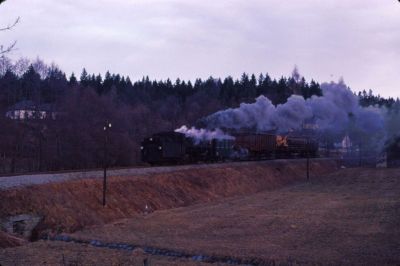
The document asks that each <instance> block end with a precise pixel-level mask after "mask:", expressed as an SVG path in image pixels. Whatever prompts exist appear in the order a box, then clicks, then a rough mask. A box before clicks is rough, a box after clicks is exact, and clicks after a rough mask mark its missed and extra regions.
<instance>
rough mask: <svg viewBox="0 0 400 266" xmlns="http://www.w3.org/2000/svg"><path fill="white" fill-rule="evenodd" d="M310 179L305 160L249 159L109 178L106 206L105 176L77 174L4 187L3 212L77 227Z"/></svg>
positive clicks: (46, 227) (321, 163)
mask: <svg viewBox="0 0 400 266" xmlns="http://www.w3.org/2000/svg"><path fill="white" fill-rule="evenodd" d="M335 169H336V163H335V162H333V161H329V160H313V163H312V175H313V176H320V175H321V174H324V173H327V172H332V171H334V170H335ZM304 180H305V161H304V160H297V161H290V162H288V161H277V162H271V161H269V162H268V161H267V162H249V163H232V164H228V165H227V164H224V165H223V166H221V167H215V168H209V169H206V168H201V169H188V170H182V171H177V172H170V173H159V174H154V175H150V176H136V177H134V176H133V177H113V178H110V179H109V182H108V184H109V185H108V191H107V206H106V207H105V208H103V207H102V206H101V199H102V181H101V180H96V179H86V180H75V181H68V182H63V183H52V184H44V185H37V186H31V187H26V188H16V189H11V190H6V191H2V193H0V202H2V204H1V205H0V217H7V216H12V215H17V214H21V213H33V214H38V215H40V216H42V217H43V221H42V222H41V223H40V224H39V226H38V227H37V230H36V232H34V234H33V235H34V237H39V236H40V235H41V234H42V233H49V232H51V231H53V232H58V233H59V232H73V231H76V230H78V229H82V228H84V227H86V226H90V225H99V224H105V223H109V222H112V221H114V220H117V219H121V218H128V217H132V216H133V215H135V214H137V213H141V212H143V211H144V208H145V205H146V204H147V205H148V206H149V207H150V208H151V209H152V210H159V209H170V208H176V207H181V206H188V205H191V204H194V203H200V202H209V201H214V200H217V199H221V198H224V197H231V196H240V195H249V194H252V193H255V192H258V191H262V190H267V189H274V188H279V187H282V186H284V185H286V184H289V183H293V182H296V181H304Z"/></svg>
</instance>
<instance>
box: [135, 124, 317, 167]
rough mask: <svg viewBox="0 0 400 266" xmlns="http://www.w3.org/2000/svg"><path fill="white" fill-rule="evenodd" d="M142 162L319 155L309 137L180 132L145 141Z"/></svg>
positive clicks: (159, 162)
mask: <svg viewBox="0 0 400 266" xmlns="http://www.w3.org/2000/svg"><path fill="white" fill-rule="evenodd" d="M140 149H141V157H142V161H143V162H145V163H149V164H151V165H166V164H187V163H197V162H220V161H229V160H263V159H275V158H305V157H316V156H317V151H318V142H317V141H315V140H313V139H311V138H308V137H295V136H281V135H275V134H255V133H253V134H249V133H241V134H233V136H232V138H224V139H218V138H213V139H210V140H196V139H194V138H190V137H187V136H185V134H183V133H179V132H174V131H171V132H161V133H157V134H154V135H152V136H151V137H148V138H145V139H144V140H143V141H142V143H141V147H140Z"/></svg>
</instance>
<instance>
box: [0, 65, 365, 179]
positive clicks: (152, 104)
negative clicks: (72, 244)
mask: <svg viewBox="0 0 400 266" xmlns="http://www.w3.org/2000/svg"><path fill="white" fill-rule="evenodd" d="M292 94H298V95H302V96H303V97H304V98H309V97H311V96H312V95H322V92H321V89H320V86H319V84H318V83H317V82H315V81H311V82H307V81H306V80H305V79H304V78H301V77H300V75H299V74H298V72H297V69H295V70H294V72H293V74H292V76H290V77H281V78H279V79H278V80H276V79H273V78H271V77H270V76H269V75H268V74H260V75H258V76H257V77H256V76H255V75H248V74H245V73H244V74H243V75H242V76H241V78H240V79H233V78H232V77H227V78H225V79H223V80H221V79H216V78H213V77H210V78H208V79H206V80H202V79H197V80H195V81H194V82H193V83H192V82H191V81H184V80H180V79H177V80H175V81H171V80H169V79H167V80H161V81H156V80H150V78H148V77H144V78H142V79H141V80H138V81H135V82H132V81H131V80H130V78H129V77H124V76H121V75H119V74H111V73H109V72H107V73H106V74H105V76H104V77H102V76H101V75H100V74H98V75H94V74H88V72H87V71H86V70H85V69H83V71H82V73H81V74H80V76H79V78H77V77H76V76H75V75H74V74H72V75H71V76H70V77H66V75H65V73H64V72H63V71H61V70H60V69H59V68H58V67H57V66H55V65H50V66H49V65H46V64H44V63H43V62H42V61H41V60H36V61H33V62H31V61H29V60H26V59H21V60H18V61H17V62H15V63H13V62H11V61H10V60H8V59H7V58H5V57H3V58H2V59H1V60H0V111H1V115H0V123H1V128H0V151H1V154H0V173H9V172H24V171H48V170H69V169H84V168H99V167H102V166H103V164H104V163H105V162H104V144H105V138H106V134H108V142H109V145H108V147H109V149H108V153H109V156H108V158H109V160H108V162H107V163H108V164H109V165H110V166H129V165H134V164H137V163H139V162H140V152H139V151H140V149H139V147H140V142H141V140H142V139H143V138H144V137H146V136H149V135H150V134H152V133H154V132H159V131H164V130H174V129H176V128H178V127H180V126H181V125H183V124H187V125H192V124H194V123H195V122H196V121H197V120H198V119H200V118H202V117H204V116H206V115H209V114H211V113H213V112H216V111H218V110H221V109H225V108H228V107H236V106H238V105H239V104H240V103H242V102H253V101H254V99H255V98H256V97H257V96H259V95H265V96H267V97H268V98H269V99H270V100H271V101H272V102H273V103H274V104H280V103H284V102H285V101H286V100H287V98H288V97H289V96H291V95H292ZM361 96H363V95H361ZM368 97H369V96H368ZM368 99H369V100H370V98H368ZM44 106H45V107H46V108H45V109H44ZM29 107H30V108H33V109H34V111H37V112H40V111H42V110H45V111H46V112H47V113H51V114H54V116H52V115H48V116H46V117H45V118H44V119H39V118H38V117H30V118H29V117H26V119H10V117H6V113H7V112H10V111H15V110H17V109H18V108H29ZM106 122H109V123H111V124H112V127H111V129H110V130H108V132H104V130H103V127H104V125H105V123H106Z"/></svg>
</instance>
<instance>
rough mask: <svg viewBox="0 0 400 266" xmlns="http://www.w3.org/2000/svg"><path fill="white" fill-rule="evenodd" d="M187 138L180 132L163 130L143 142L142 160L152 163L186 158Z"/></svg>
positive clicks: (166, 162) (171, 162) (172, 162)
mask: <svg viewBox="0 0 400 266" xmlns="http://www.w3.org/2000/svg"><path fill="white" fill-rule="evenodd" d="M186 142H187V139H186V137H185V135H184V134H182V133H178V132H163V133H158V134H154V135H153V136H151V137H149V138H145V139H144V140H143V141H142V143H141V147H140V150H141V157H142V161H143V162H146V163H149V164H151V165H156V164H174V163H178V162H181V161H183V160H185V154H186Z"/></svg>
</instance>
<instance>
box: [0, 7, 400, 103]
mask: <svg viewBox="0 0 400 266" xmlns="http://www.w3.org/2000/svg"><path fill="white" fill-rule="evenodd" d="M17 16H20V17H21V22H20V23H19V24H18V25H17V27H15V28H14V29H13V30H12V31H9V32H6V33H4V32H2V33H1V34H0V43H2V44H7V43H11V42H12V41H13V40H17V41H18V42H17V48H18V50H17V51H14V52H13V53H12V55H11V57H12V58H13V59H17V58H19V57H28V58H32V59H35V58H36V57H40V58H42V59H43V60H44V61H45V62H47V63H51V62H55V63H56V64H58V65H59V66H60V68H61V69H63V70H64V71H65V72H66V73H67V74H68V75H69V74H70V73H71V72H75V73H76V74H77V75H78V76H79V75H80V73H81V71H82V68H83V67H85V68H86V69H87V70H88V72H89V73H96V74H97V73H101V74H102V75H103V74H104V73H105V72H106V71H107V70H110V72H112V73H119V74H123V75H129V76H130V77H131V79H133V80H136V79H138V78H141V77H142V76H144V75H149V76H150V78H151V79H166V78H167V77H169V78H171V79H176V78H177V77H180V78H181V79H192V80H193V79H194V78H196V77H201V78H207V77H208V76H210V75H212V76H214V77H226V76H228V75H231V76H233V77H235V78H236V77H240V74H241V73H243V72H247V73H256V74H257V75H258V74H259V73H261V72H262V73H266V72H268V73H269V74H270V75H271V76H272V77H274V78H279V77H280V76H282V75H284V76H288V75H290V73H291V71H292V69H293V67H294V65H297V66H298V68H299V70H300V74H302V75H304V76H305V77H306V79H307V80H310V79H311V78H313V79H315V80H317V81H319V82H324V81H331V80H338V79H339V77H341V76H343V78H344V80H345V82H346V83H347V84H348V85H349V86H350V87H351V88H352V89H353V90H356V91H358V90H363V89H365V90H368V89H373V90H374V91H375V92H376V93H380V94H381V95H384V96H395V97H400V85H399V84H400V3H399V2H398V1H397V0H351V1H349V0H303V1H297V0H296V1H295V0H292V1H288V0H131V1H129V0H113V1H111V0H109V1H105V0H96V1H94V0H86V1H72V0H63V1H62V0H60V1H54V0H8V1H6V2H5V3H3V4H2V5H1V6H0V25H6V24H9V23H10V22H12V21H13V20H14V19H15V18H16V17H17Z"/></svg>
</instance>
